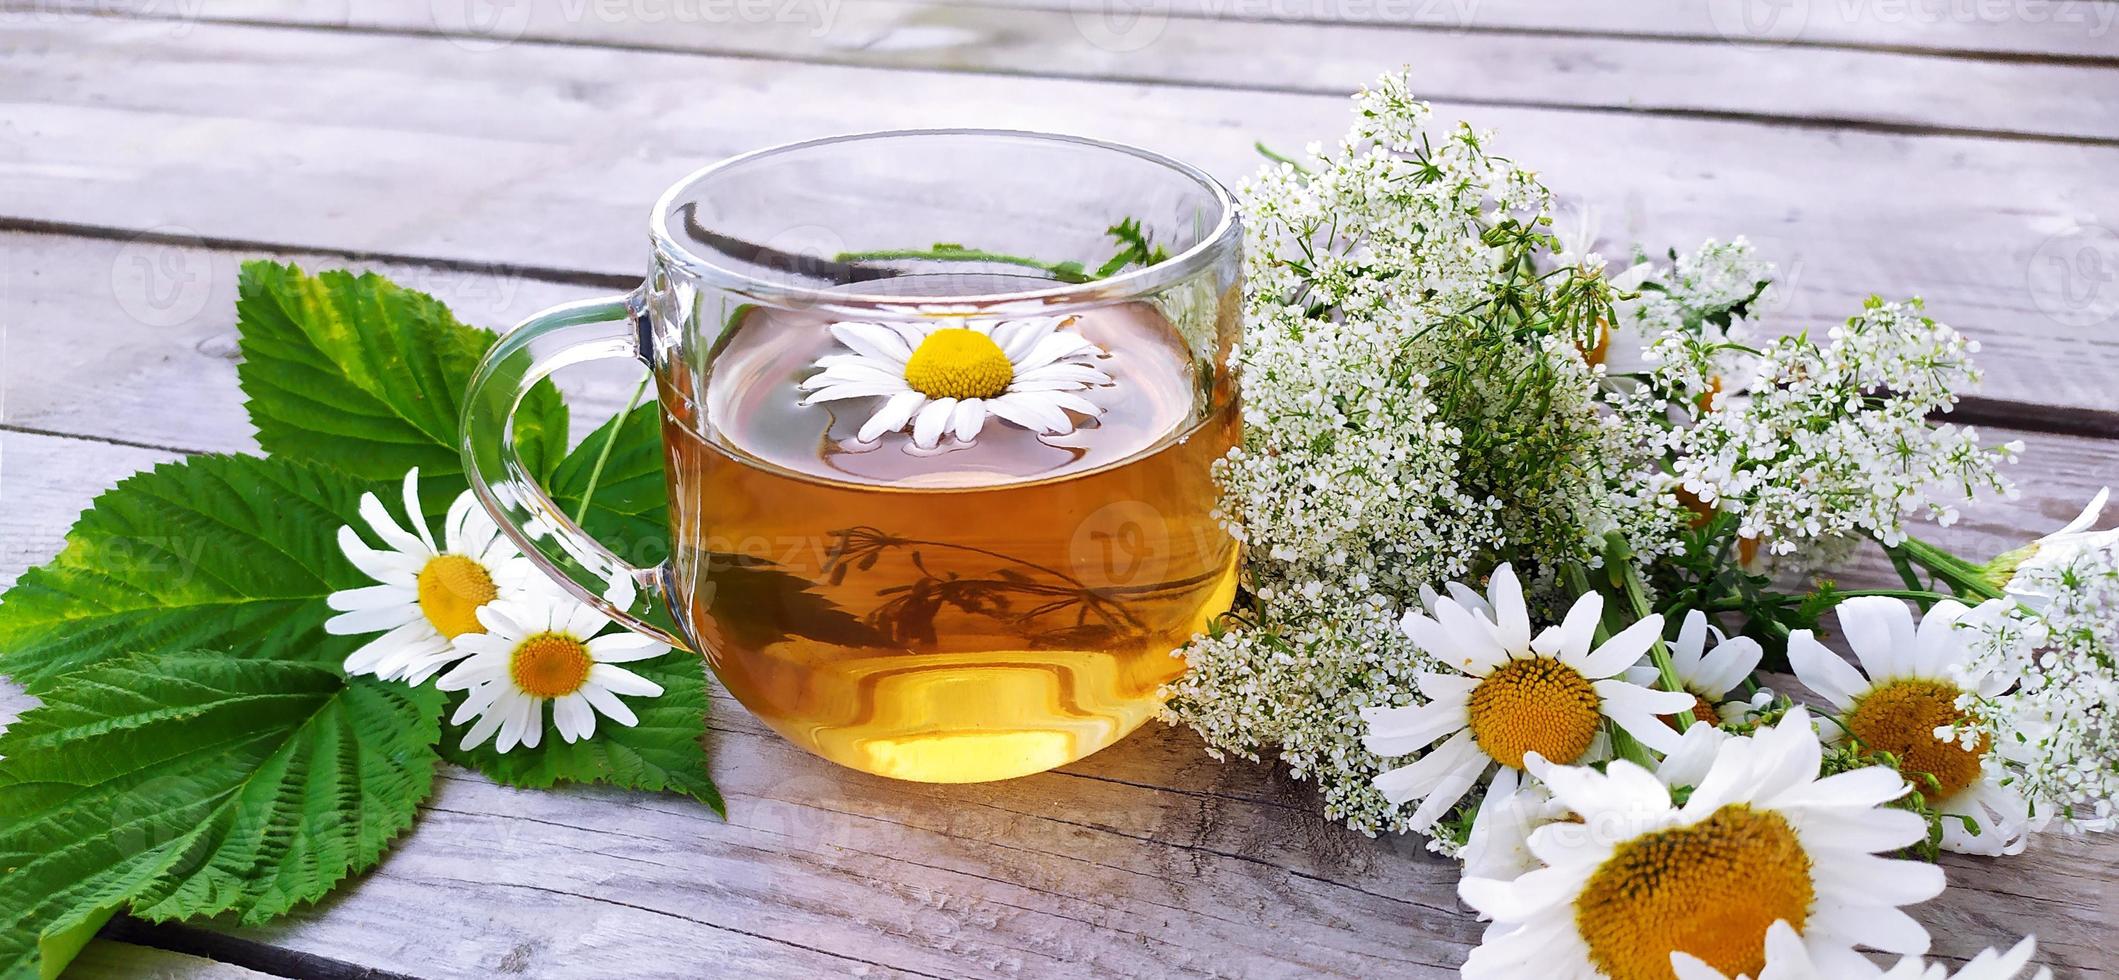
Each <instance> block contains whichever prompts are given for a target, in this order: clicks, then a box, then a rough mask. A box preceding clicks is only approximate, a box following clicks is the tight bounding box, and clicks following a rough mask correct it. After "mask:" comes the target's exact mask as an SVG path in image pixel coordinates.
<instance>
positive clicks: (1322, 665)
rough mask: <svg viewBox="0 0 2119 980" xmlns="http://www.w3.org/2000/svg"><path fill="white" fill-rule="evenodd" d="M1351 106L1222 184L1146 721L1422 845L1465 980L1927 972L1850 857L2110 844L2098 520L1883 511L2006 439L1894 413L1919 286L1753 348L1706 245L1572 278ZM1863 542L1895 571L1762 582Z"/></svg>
mask: <svg viewBox="0 0 2119 980" xmlns="http://www.w3.org/2000/svg"><path fill="white" fill-rule="evenodd" d="M1356 107H1357V116H1358V120H1357V122H1356V123H1355V125H1354V127H1353V129H1352V130H1351V131H1350V132H1349V133H1348V134H1347V136H1346V137H1345V138H1344V139H1343V140H1342V141H1341V142H1340V143H1339V144H1338V145H1336V146H1334V147H1331V148H1329V149H1327V148H1325V147H1322V146H1317V145H1312V146H1311V147H1309V148H1308V149H1307V151H1306V152H1305V153H1303V154H1302V155H1301V157H1300V158H1299V159H1296V158H1286V157H1275V158H1274V160H1273V163H1272V164H1271V165H1269V166H1268V167H1266V168H1265V169H1264V171H1263V172H1261V173H1260V174H1259V175H1258V176H1257V177H1256V178H1255V179H1253V180H1252V181H1250V182H1249V183H1247V184H1246V185H1245V186H1244V187H1243V188H1242V191H1241V193H1242V196H1243V198H1244V203H1245V206H1246V213H1247V219H1248V221H1249V239H1248V242H1247V247H1248V261H1249V269H1248V272H1249V282H1248V287H1247V288H1248V293H1247V311H1246V313H1247V327H1246V333H1245V337H1244V342H1243V348H1242V350H1241V351H1240V355H1239V356H1240V363H1241V367H1242V372H1243V373H1242V392H1243V399H1244V420H1245V424H1246V435H1245V441H1244V444H1243V445H1242V447H1241V448H1239V449H1238V450H1236V451H1235V452H1233V453H1231V454H1230V455H1229V457H1228V458H1227V459H1226V460H1224V461H1223V463H1222V464H1221V469H1220V473H1219V476H1220V480H1221V482H1222V490H1223V500H1222V509H1221V516H1222V518H1223V520H1224V521H1225V523H1226V524H1227V526H1228V527H1229V528H1230V529H1231V530H1232V531H1233V532H1234V533H1236V534H1237V535H1238V536H1239V537H1240V538H1241V539H1242V540H1243V541H1244V543H1245V546H1246V549H1247V552H1246V553H1247V559H1246V577H1245V590H1244V593H1243V595H1242V597H1241V599H1240V600H1239V603H1238V607H1237V609H1236V610H1235V611H1234V612H1233V613H1231V614H1230V615H1229V616H1228V617H1227V618H1226V619H1225V620H1224V621H1223V622H1222V623H1220V624H1219V625H1218V626H1217V627H1216V628H1215V629H1214V630H1213V631H1211V632H1210V633H1208V634H1206V635H1202V636H1199V637H1197V638H1196V639H1195V640H1194V641H1193V642H1192V643H1191V644H1190V645H1189V646H1188V647H1186V648H1185V649H1184V650H1182V651H1179V655H1180V656H1182V657H1184V658H1185V659H1186V661H1187V662H1188V665H1189V670H1188V672H1187V673H1186V674H1185V675H1184V676H1183V677H1182V678H1180V679H1179V680H1178V681H1176V682H1175V683H1173V684H1172V685H1171V687H1170V690H1169V691H1168V692H1167V693H1168V695H1169V700H1168V707H1167V717H1168V718H1169V719H1170V720H1172V721H1175V722H1179V723H1182V724H1185V725H1188V726H1190V727H1191V728H1193V729H1194V730H1196V731H1197V732H1199V734H1200V735H1201V736H1202V737H1203V738H1205V740H1206V741H1207V743H1208V745H1209V746H1210V747H1211V749H1212V750H1213V751H1215V752H1217V753H1234V754H1238V755H1242V756H1246V757H1253V758H1255V757H1257V756H1259V755H1260V754H1262V753H1269V752H1270V753H1275V754H1277V756H1278V757H1279V758H1280V759H1281V760H1282V761H1284V762H1285V763H1286V764H1287V765H1288V766H1289V767H1291V768H1292V769H1293V770H1294V772H1295V774H1296V775H1297V776H1298V777H1301V778H1305V779H1312V780H1314V781H1315V782H1316V784H1317V785H1318V787H1319V789H1320V791H1321V795H1322V802H1323V805H1324V808H1325V810H1326V811H1327V813H1328V814H1330V815H1331V816H1333V817H1334V818H1337V819H1342V820H1345V821H1346V822H1347V823H1348V824H1350V825H1351V826H1353V827H1355V828H1357V829H1360V830H1363V831H1367V832H1370V833H1375V832H1379V831H1406V830H1414V831H1420V832H1423V833H1426V834H1428V835H1429V836H1430V837H1431V838H1432V841H1431V845H1430V846H1431V847H1432V848H1433V849H1435V850H1438V851H1440V852H1443V853H1448V854H1453V855H1457V856H1460V857H1461V858H1462V859H1463V860H1464V861H1465V862H1466V870H1467V879H1466V882H1465V885H1464V889H1463V893H1464V897H1465V898H1466V900H1467V901H1469V902H1470V903H1471V904H1472V905H1473V906H1474V907H1475V908H1477V909H1478V910H1479V911H1480V912H1481V913H1482V915H1484V916H1486V917H1490V918H1492V919H1494V920H1495V927H1494V929H1493V931H1491V932H1490V933H1489V935H1488V941H1487V943H1486V944H1485V946H1483V947H1482V948H1481V950H1480V951H1479V953H1478V954H1477V955H1475V956H1474V957H1473V960H1472V962H1471V963H1470V964H1468V965H1467V968H1466V972H1467V975H1487V976H1513V975H1519V974H1521V975H1528V974H1526V973H1525V971H1528V973H1530V974H1537V975H1556V971H1557V972H1558V973H1565V972H1566V970H1565V969H1561V968H1559V967H1555V966H1554V964H1557V963H1563V962H1575V963H1577V965H1578V966H1580V967H1582V968H1583V972H1585V973H1586V972H1592V968H1593V971H1601V972H1603V973H1606V974H1609V975H1614V976H1635V975H1660V976H1667V975H1669V972H1670V971H1671V970H1672V969H1678V970H1679V971H1680V975H1683V976H1718V975H1721V973H1727V974H1729V975H1736V974H1738V973H1749V974H1753V975H1755V974H1757V972H1758V970H1759V969H1760V968H1761V967H1762V965H1763V964H1764V963H1765V962H1767V960H1768V959H1771V960H1773V961H1774V962H1777V963H1783V964H1789V966H1787V969H1789V970H1791V971H1795V970H1797V969H1798V967H1797V966H1795V965H1794V964H1797V963H1801V964H1803V966H1801V967H1800V969H1804V970H1810V971H1812V972H1821V974H1822V975H1831V976H1850V975H1863V972H1862V971H1864V970H1866V971H1870V972H1874V967H1872V966H1870V965H1869V964H1868V961H1867V960H1866V959H1863V958H1862V957H1860V956H1859V955H1858V954H1855V953H1854V952H1853V950H1854V948H1855V947H1856V946H1869V947H1873V948H1877V949H1882V950H1886V951H1891V952H1896V953H1901V954H1907V955H1915V954H1919V953H1922V952H1924V951H1925V949H1926V945H1927V936H1926V933H1925V931H1924V930H1922V929H1921V927H1919V926H1918V925H1917V924H1915V923H1914V922H1913V920H1911V919H1910V918H1908V917H1906V916H1905V915H1904V914H1903V913H1902V912H1899V911H1898V908H1897V907H1898V906H1900V905H1904V904H1908V903H1911V902H1916V901H1920V900H1922V899H1924V898H1926V897H1930V896H1932V895H1933V894H1934V893H1936V892H1939V891H1940V890H1941V888H1942V879H1941V874H1940V872H1939V870H1937V869H1936V868H1934V867H1933V866H1932V865H1929V864H1925V863H1921V862H1919V861H1916V860H1904V859H1901V858H1893V857H1886V856H1883V855H1887V854H1903V855H1904V856H1906V857H1913V858H1919V857H1932V856H1933V853H1934V852H1935V851H1936V850H1937V849H1951V850H1958V851H1966V852H1973V853H1985V854H2005V853H2014V852H2016V851H2019V850H2021V849H2022V847H2023V846H2024V842H2025V838H2026V835H2027V834H2028V832H2029V831H2030V830H2032V829H2036V828H2039V827H2043V826H2046V825H2048V824H2049V823H2051V822H2053V818H2055V817H2058V818H2060V819H2061V821H2063V822H2065V823H2066V824H2067V825H2069V826H2073V827H2084V828H2108V827H2110V826H2111V824H2112V823H2113V819H2114V818H2113V809H2112V800H2113V798H2114V795H2115V792H2119V762H2115V760H2119V728H2115V724H2114V712H2115V710H2119V668H2115V667H2114V652H2115V650H2119V632H2115V627H2114V617H2113V614H2112V613H2113V610H2114V608H2115V604H2119V547H2115V545H2119V532H2105V533H2102V534H2099V533H2095V532H2090V531H2089V530H2088V528H2089V527H2091V526H2092V525H2093V524H2094V523H2095V519H2096V510H2097V506H2098V505H2101V503H2102V501H2101V499H2100V501H2098V504H2097V505H2093V506H2092V508H2091V512H2090V513H2086V514H2085V515H2084V517H2083V519H2082V520H2080V521H2078V522H2076V524H2074V525H2070V527H2068V528H2067V529H2065V530H2064V531H2062V532H2060V533H2058V534H2055V535H2053V536H2049V537H2048V538H2046V539H2042V540H2041V541H2039V542H2036V543H2034V544H2033V545H2031V546H2029V547H2028V548H2027V549H2025V550H2024V551H2022V552H2019V553H2015V554H2012V555H2008V556H2003V557H2002V558H2000V559H1996V560H1995V561H1994V562H1991V563H1981V562H1975V561H1972V560H1968V559H1964V558H1960V557H1958V556H1955V555H1952V554H1950V553H1948V552H1946V551H1944V550H1942V549H1940V548H1937V547H1935V546H1934V545H1932V544H1930V543H1928V542H1925V541H1923V540H1921V539H1920V538H1918V537H1916V536H1914V534H1913V533H1911V531H1910V530H1909V527H1908V522H1909V521H1911V520H1915V519H1928V520H1932V521H1934V522H1937V523H1939V524H1943V525H1947V524H1949V523H1951V522H1953V521H1954V520H1956V518H1957V514H1958V508H1959V507H1960V506H1962V505H1964V504H1967V503H1969V502H1971V501H1973V500H1975V499H1978V498H1980V497H1982V496H2000V497H2006V496H2011V495H2013V494H2014V493H2015V490H2014V488H2013V487H2012V486H2011V484H2010V482H2009V480H2008V479H2007V478H2006V477H2005V476H2004V475H2003V474H2002V468H2003V467H2004V465H2005V464H2007V463H2009V462H2011V461H2012V460H2013V458H2014V457H2015V456H2016V455H2017V454H2018V453H2019V452H2020V451H2021V447H2020V446H2018V445H2014V444H2010V445H1998V446H1997V445H1986V444H1983V443H1982V442H1981V440H1980V439H1979V437H1978V434H1977V433H1976V432H1974V431H1973V430H1972V429H1971V428H1969V427H1960V426H1955V425H1950V424H1935V423H1933V422H1931V421H1930V420H1931V418H1934V417H1936V416H1939V415H1942V414H1945V413H1947V412H1949V411H1950V410H1951V408H1952V407H1953V406H1954V405H1955V404H1956V401H1957V398H1958V394H1959V393H1960V392H1962V391H1964V390H1966V389H1968V388H1969V387H1971V386H1972V385H1974V384H1975V383H1976V382H1977V381H1978V379H1979V374H1978V371H1977V369H1976V368H1975V367H1974V366H1973V364H1972V356H1973V355H1974V354H1975V353H1976V352H1977V349H1978V345H1977V344H1976V343H1973V342H1971V341H1969V340H1967V339H1965V338H1964V337H1963V336H1961V335H1960V334H1958V333H1957V332H1956V331H1955V330H1952V329H1951V328H1950V327H1948V326H1946V325H1944V324H1942V323H1939V322H1937V321H1935V320H1934V319H1931V318H1930V317H1928V316H1927V315H1925V313H1924V311H1923V309H1922V306H1921V304H1920V302H1919V301H1918V300H1908V301H1905V302H1887V301H1884V300H1881V299H1871V300H1870V301H1869V302H1868V303H1867V304H1865V306H1864V307H1863V308H1862V309H1861V310H1860V311H1858V312H1856V313H1855V315H1854V316H1852V317H1851V318H1850V319H1848V320H1847V321H1846V322H1845V323H1843V324H1840V325H1838V326H1834V327H1832V328H1830V329H1829V330H1827V331H1821V332H1817V333H1811V332H1803V333H1796V334H1792V335H1783V336H1775V337H1765V336H1761V333H1762V331H1760V330H1759V329H1757V328H1756V327H1755V325H1754V324H1753V322H1752V321H1753V319H1754V310H1755V308H1756V307H1758V306H1759V304H1760V303H1761V300H1762V298H1764V297H1766V296H1767V295H1769V291H1770V290H1772V289H1773V288H1774V287H1773V281H1774V272H1773V270H1772V268H1771V267H1770V266H1768V265H1766V264H1765V263H1763V262H1762V261H1760V260H1759V259H1758V258H1757V257H1755V256H1754V255H1753V252H1752V249H1751V248H1750V246H1749V245H1748V244H1747V243H1745V242H1744V240H1742V239H1740V238H1739V239H1736V240H1734V241H1730V242H1709V243H1707V244H1705V245H1703V246H1701V247H1700V248H1699V249H1698V250H1696V251H1694V252H1692V253H1690V254H1685V255H1677V254H1672V255H1671V256H1670V257H1669V259H1668V260H1667V261H1663V262H1657V261H1651V260H1648V259H1646V258H1645V257H1640V256H1636V257H1634V260H1633V261H1631V262H1628V263H1625V264H1623V265H1619V266H1611V265H1607V263H1606V262H1605V260H1604V259H1603V258H1602V257H1601V256H1599V255H1597V254H1595V253H1593V252H1591V251H1590V247H1591V245H1592V244H1593V240H1591V239H1590V238H1587V237H1585V239H1584V240H1577V241H1563V240H1562V238H1561V237H1560V236H1559V235H1557V234H1555V233H1554V231H1553V224H1554V222H1553V217H1552V215H1551V208H1552V205H1551V197H1550V195H1549V194H1548V192H1547V191H1546V190H1545V188H1543V187H1542V186H1540V184H1539V183H1538V181H1537V180H1536V178H1535V177H1534V176H1533V175H1532V173H1531V172H1529V171H1527V170H1525V169H1522V168H1521V167H1519V166H1517V165H1516V164H1514V163H1512V162H1511V161H1509V160H1507V159H1505V158H1503V157H1501V156H1498V155H1496V154H1494V153H1493V152H1492V150H1491V145H1492V138H1491V136H1490V135H1489V134H1486V133H1481V132H1477V131H1475V130H1473V129H1471V128H1469V127H1460V128H1458V129H1456V130H1455V131H1453V132H1450V133H1448V135H1446V136H1430V135H1428V133H1429V130H1430V127H1429V125H1428V124H1429V122H1430V120H1429V111H1428V108H1427V107H1426V106H1425V105H1424V104H1422V103H1420V102H1418V101H1416V100H1415V99H1414V98H1413V97H1412V96H1411V95H1410V93H1409V89H1408V87H1407V84H1406V82H1405V80H1404V79H1403V78H1400V77H1395V76H1387V77H1385V78H1384V79H1383V80H1382V81H1381V82H1380V83H1379V85H1378V86H1377V87H1375V88H1374V89H1372V90H1369V91H1366V92H1363V93H1362V94H1361V95H1360V96H1359V97H1358V98H1357V106H1356ZM1863 546H1869V547H1877V548H1880V549H1882V551H1883V552H1884V554H1886V555H1887V556H1888V557H1889V560H1890V561H1891V563H1892V564H1893V566H1894V567H1896V568H1897V569H1898V570H1899V572H1900V574H1901V576H1902V577H1903V580H1904V581H1903V588H1890V589H1869V590H1839V589H1834V588H1832V587H1830V586H1828V585H1822V584H1818V585H1813V586H1809V587H1802V588H1796V589H1792V590H1791V589H1788V588H1786V587H1784V583H1786V582H1788V581H1791V580H1794V579H1795V578H1797V577H1798V576H1796V575H1795V574H1794V573H1795V572H1797V571H1799V570H1804V569H1816V568H1820V567H1828V566H1831V565H1832V564H1834V563H1836V562H1840V561H1843V560H1845V559H1846V558H1847V557H1849V556H1850V554H1851V553H1852V552H1853V551H1854V549H1856V548H1859V547H1863ZM1481 579H1483V580H1484V588H1483V589H1481V588H1477V587H1475V585H1474V583H1477V582H1478V581H1479V580H1481ZM1820 635H1823V636H1826V637H1827V638H1831V639H1834V640H1835V641H1837V640H1839V639H1843V640H1844V641H1845V642H1846V643H1847V644H1849V645H1850V646H1851V648H1852V652H1853V653H1854V654H1855V655H1856V658H1857V659H1858V666H1857V665H1856V664H1852V663H1849V662H1848V661H1847V660H1846V659H1843V658H1842V656H1841V655H1840V654H1839V653H1837V652H1834V651H1833V650H1832V649H1830V648H1828V647H1827V646H1826V645H1825V643H1824V642H1822V641H1821V640H1820V639H1819V637H1820ZM1762 666H1763V667H1767V668H1770V669H1773V670H1775V671H1781V672H1789V671H1792V672H1793V673H1794V674H1795V676H1796V678H1797V679H1798V680H1799V681H1800V682H1801V683H1802V685H1803V686H1804V687H1806V688H1808V689H1809V690H1810V691H1811V692H1812V693H1814V694H1816V695H1817V696H1819V697H1820V698H1822V699H1823V701H1824V703H1823V704H1822V705H1821V706H1820V707H1818V708H1816V709H1814V713H1813V709H1812V708H1809V707H1806V706H1803V705H1800V704H1797V703H1796V702H1795V701H1794V700H1793V699H1791V698H1789V697H1787V696H1785V695H1782V694H1777V693H1775V692H1774V691H1772V690H1770V689H1768V688H1767V687H1765V686H1762V684H1761V681H1762V680H1764V679H1765V676H1764V675H1763V674H1762V673H1761V668H1762ZM1717 887H1719V888H1735V887H1741V888H1745V889H1748V890H1749V893H1750V894H1753V895H1756V896H1757V897H1758V901H1757V902H1754V903H1750V904H1748V905H1746V906H1745V908H1743V909H1740V910H1739V909H1733V908H1731V907H1730V906H1729V905H1728V904H1727V903H1712V902H1707V903H1703V902H1700V901H1697V899H1698V898H1699V897H1700V896H1701V894H1702V893H1701V892H1700V891H1699V890H1700V889H1708V888H1717ZM1775 949H1779V950H1780V952H1778V953H1776V952H1774V950H1775ZM2018 954H2021V955H2018ZM2028 956H2029V951H2028V947H2027V946H2026V947H2022V948H2020V949H2019V950H2017V951H2012V953H2011V954H2010V955H2009V956H2007V957H1996V958H1994V962H1995V963H1996V964H2000V965H2004V966H2006V965H2008V964H2009V963H2013V964H2014V965H2013V966H2008V971H2009V972H2008V973H2007V974H2002V973H1998V972H1997V973H1995V974H1994V975H1996V976H2001V975H2014V972H2015V969H2016V967H2020V966H2021V964H2022V963H2023V962H2024V960H2025V959H2027V958H2028ZM1674 963H1675V964H1676V966H1673V964H1674ZM1695 968H1697V969H1695ZM1709 968H1712V969H1711V970H1709ZM1912 969H1913V970H1914V975H1917V974H1918V970H1919V967H1918V965H1917V964H1914V965H1913V967H1912ZM1701 970H1704V971H1708V972H1698V971H1701ZM1713 971H1721V972H1720V973H1717V972H1713ZM1569 975H1572V974H1569ZM1790 975H1803V976H1807V975H1811V973H1802V972H1791V974H1790Z"/></svg>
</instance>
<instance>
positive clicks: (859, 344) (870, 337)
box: [831, 320, 912, 368]
mask: <svg viewBox="0 0 2119 980" xmlns="http://www.w3.org/2000/svg"><path fill="white" fill-rule="evenodd" d="M831 335H832V336H833V337H835V338H837V339H838V341H839V343H842V344H845V345H846V346H847V348H848V349H850V350H853V351H856V352H858V353H860V354H861V355H862V356H864V357H873V358H875V359H877V360H880V361H883V362H885V363H887V364H893V365H896V366H898V367H901V368H902V367H904V366H905V362H906V361H908V360H911V359H912V347H911V346H910V345H908V344H907V343H906V342H905V338H904V336H903V335H901V334H899V333H898V332H897V331H895V330H892V329H890V328H888V327H885V326H883V325H882V324H879V323H862V322H860V321H858V320H849V321H844V322H840V323H834V324H832V325H831Z"/></svg>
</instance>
